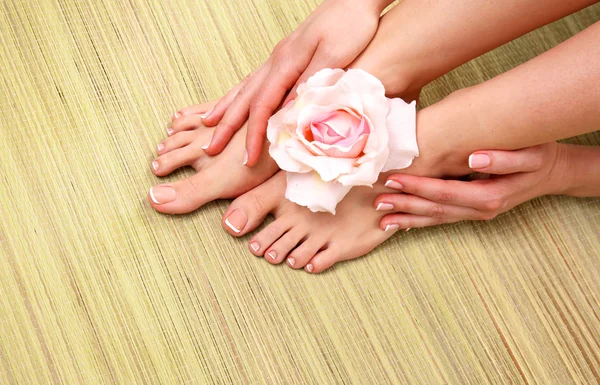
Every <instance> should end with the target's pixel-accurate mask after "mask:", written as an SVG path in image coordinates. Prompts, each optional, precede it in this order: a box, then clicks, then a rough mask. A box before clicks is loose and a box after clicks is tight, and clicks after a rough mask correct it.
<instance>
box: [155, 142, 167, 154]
mask: <svg viewBox="0 0 600 385" xmlns="http://www.w3.org/2000/svg"><path fill="white" fill-rule="evenodd" d="M164 149H165V145H164V144H162V143H159V144H158V146H156V150H157V151H158V152H161V151H162V150H164Z"/></svg>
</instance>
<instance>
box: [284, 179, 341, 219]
mask: <svg viewBox="0 0 600 385" xmlns="http://www.w3.org/2000/svg"><path fill="white" fill-rule="evenodd" d="M286 177H287V188H286V190H285V197H286V198H287V199H288V200H290V201H292V202H294V203H296V204H299V205H300V206H305V207H308V208H309V209H310V211H312V212H317V211H326V212H330V213H331V214H335V207H336V206H337V204H338V203H339V202H340V201H341V200H342V199H343V198H344V196H346V194H348V192H349V191H350V188H351V187H349V186H344V185H342V184H340V183H337V182H335V181H332V182H325V181H323V180H322V179H321V178H320V177H319V175H318V174H317V173H315V172H308V173H302V174H300V173H294V172H288V173H286Z"/></svg>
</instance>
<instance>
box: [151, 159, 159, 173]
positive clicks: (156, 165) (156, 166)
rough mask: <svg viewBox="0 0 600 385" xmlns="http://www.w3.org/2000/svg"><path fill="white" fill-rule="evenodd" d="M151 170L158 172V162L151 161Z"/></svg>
mask: <svg viewBox="0 0 600 385" xmlns="http://www.w3.org/2000/svg"><path fill="white" fill-rule="evenodd" d="M152 169H153V170H154V171H158V161H156V160H153V161H152Z"/></svg>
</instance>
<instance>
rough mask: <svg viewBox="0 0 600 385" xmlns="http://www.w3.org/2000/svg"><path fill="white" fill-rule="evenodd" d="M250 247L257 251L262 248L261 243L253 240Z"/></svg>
mask: <svg viewBox="0 0 600 385" xmlns="http://www.w3.org/2000/svg"><path fill="white" fill-rule="evenodd" d="M250 248H251V249H252V250H253V251H254V252H255V253H256V252H257V251H258V250H259V249H260V244H259V243H258V242H256V241H255V242H252V243H251V244H250Z"/></svg>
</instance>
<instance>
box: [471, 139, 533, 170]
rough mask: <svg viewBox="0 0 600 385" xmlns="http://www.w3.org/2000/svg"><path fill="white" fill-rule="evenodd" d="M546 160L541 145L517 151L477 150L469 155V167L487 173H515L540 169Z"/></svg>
mask: <svg viewBox="0 0 600 385" xmlns="http://www.w3.org/2000/svg"><path fill="white" fill-rule="evenodd" d="M543 162H544V153H543V150H542V148H541V147H540V146H535V147H528V148H524V149H522V150H516V151H477V152H474V153H472V154H471V155H470V156H469V167H470V168H471V169H473V170H475V171H478V172H483V173H486V174H498V175H504V174H514V173H517V172H533V171H537V170H539V169H540V168H541V167H542V165H543Z"/></svg>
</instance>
